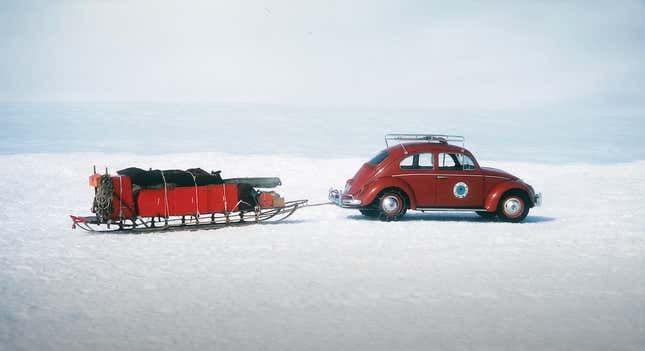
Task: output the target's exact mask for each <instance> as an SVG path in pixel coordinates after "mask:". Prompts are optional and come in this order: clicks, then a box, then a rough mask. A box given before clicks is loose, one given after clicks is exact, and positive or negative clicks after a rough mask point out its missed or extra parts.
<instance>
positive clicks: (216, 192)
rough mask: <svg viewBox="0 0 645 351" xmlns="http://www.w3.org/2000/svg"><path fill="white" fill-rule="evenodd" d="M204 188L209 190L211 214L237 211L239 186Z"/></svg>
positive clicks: (210, 186)
mask: <svg viewBox="0 0 645 351" xmlns="http://www.w3.org/2000/svg"><path fill="white" fill-rule="evenodd" d="M204 188H208V210H209V211H210V212H211V213H222V212H226V211H228V212H233V211H237V205H238V204H237V202H238V197H237V184H219V185H207V186H205V187H204ZM225 195H226V196H225Z"/></svg>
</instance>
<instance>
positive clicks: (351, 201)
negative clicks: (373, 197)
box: [327, 189, 363, 208]
mask: <svg viewBox="0 0 645 351" xmlns="http://www.w3.org/2000/svg"><path fill="white" fill-rule="evenodd" d="M327 197H328V198H329V201H331V202H333V203H334V204H336V205H338V206H340V207H345V208H357V207H361V206H362V205H363V202H362V201H361V200H359V199H355V198H354V196H352V195H349V194H345V193H343V192H342V191H340V190H338V189H329V195H328V196H327Z"/></svg>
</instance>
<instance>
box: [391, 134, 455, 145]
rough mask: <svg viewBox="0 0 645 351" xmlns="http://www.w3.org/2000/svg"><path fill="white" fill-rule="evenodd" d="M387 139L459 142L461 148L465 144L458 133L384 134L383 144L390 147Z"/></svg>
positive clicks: (444, 142) (445, 142) (440, 142)
mask: <svg viewBox="0 0 645 351" xmlns="http://www.w3.org/2000/svg"><path fill="white" fill-rule="evenodd" d="M388 141H401V142H424V141H425V142H428V143H439V144H447V143H449V142H458V143H461V148H462V149H463V148H464V147H465V144H466V138H464V137H463V136H460V135H446V134H385V146H386V147H388V148H389V147H390V145H389V143H388Z"/></svg>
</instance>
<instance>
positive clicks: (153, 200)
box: [137, 189, 173, 217]
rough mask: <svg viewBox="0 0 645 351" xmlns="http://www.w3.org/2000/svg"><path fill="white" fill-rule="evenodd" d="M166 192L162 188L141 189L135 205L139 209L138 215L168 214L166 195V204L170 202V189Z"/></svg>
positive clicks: (162, 215) (163, 215) (155, 215)
mask: <svg viewBox="0 0 645 351" xmlns="http://www.w3.org/2000/svg"><path fill="white" fill-rule="evenodd" d="M168 190H169V191H168V192H167V194H165V193H164V189H142V190H140V191H139V196H137V207H138V209H139V216H143V217H157V216H161V217H165V216H166V213H168V215H170V206H168V208H166V201H165V199H166V196H167V198H168V204H170V203H172V195H173V194H172V191H170V189H168Z"/></svg>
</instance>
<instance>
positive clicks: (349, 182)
mask: <svg viewBox="0 0 645 351" xmlns="http://www.w3.org/2000/svg"><path fill="white" fill-rule="evenodd" d="M351 188H352V181H351V180H348V181H347V183H345V191H344V192H345V193H347V192H349V190H350V189H351Z"/></svg>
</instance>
